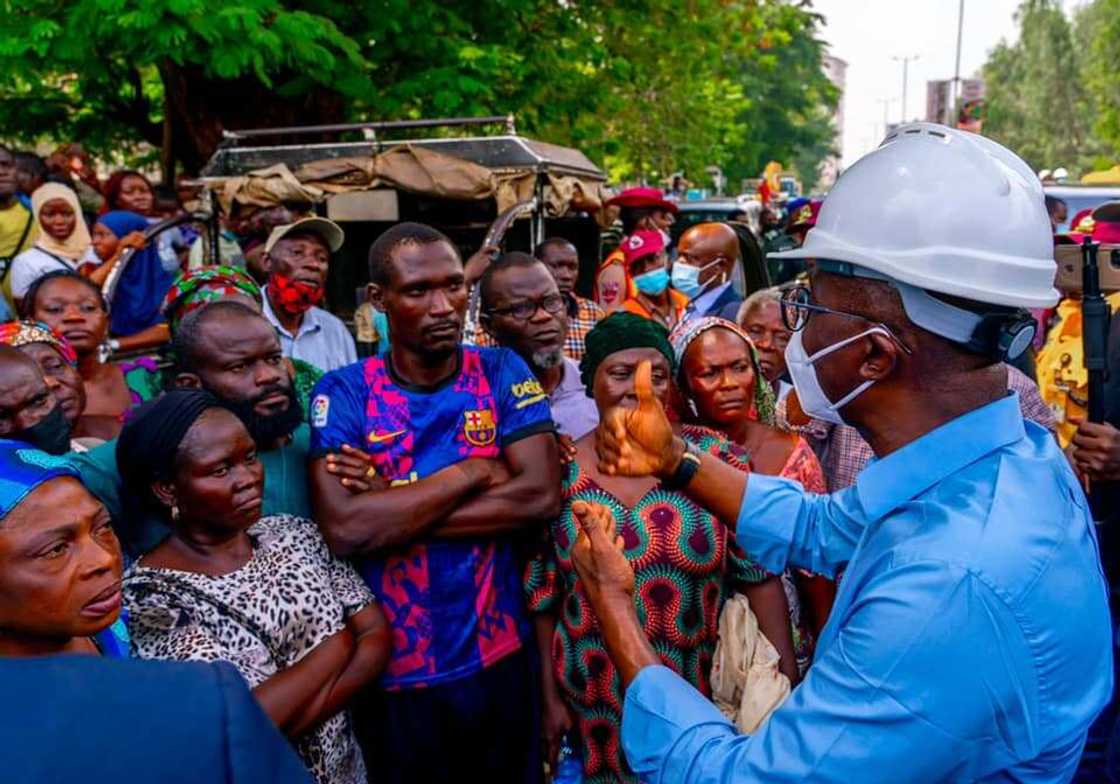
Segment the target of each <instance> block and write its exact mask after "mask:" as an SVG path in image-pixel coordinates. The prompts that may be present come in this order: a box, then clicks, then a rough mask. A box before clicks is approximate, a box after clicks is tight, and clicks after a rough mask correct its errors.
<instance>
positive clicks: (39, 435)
mask: <svg viewBox="0 0 1120 784" xmlns="http://www.w3.org/2000/svg"><path fill="white" fill-rule="evenodd" d="M19 440H20V441H26V442H27V443H29V444H31V446H33V447H35V448H36V449H41V450H42V451H44V452H46V453H47V454H48V455H64V454H66V453H67V452H69V451H70V423H69V422H67V421H66V415H65V414H63V413H62V406H61V405H55V407H54V408H52V409H51V412H50V413H49V414H47V415H46V416H45V417H43V418H42V419H40V420H39V421H38V422H36V423H35V424H34V425H32V426H31V427H29V428H27V429H26V430H24V431H22V432H21V433H20V434H19Z"/></svg>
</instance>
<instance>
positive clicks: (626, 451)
mask: <svg viewBox="0 0 1120 784" xmlns="http://www.w3.org/2000/svg"><path fill="white" fill-rule="evenodd" d="M651 375H652V366H651V365H650V363H649V361H648V360H647V361H645V362H642V363H641V364H640V365H638V369H637V371H636V372H635V374H634V394H635V395H636V396H637V398H638V405H637V407H636V408H622V407H615V408H612V409H609V410H608V411H606V412H605V413H604V414H603V417H602V420H601V421H600V422H599V428H598V430H597V431H596V433H595V450H596V451H597V452H598V454H599V470H600V471H602V472H603V473H605V474H612V475H613V474H620V475H622V476H648V475H650V474H662V473H665V472H666V471H667V470H668V469H670V468H672V467H673V466H674V465H675V462H676V461H677V460H678V459H679V455H677V454H675V450H674V449H673V427H672V425H670V424H669V418H668V417H667V416H665V409H664V408H662V407H661V402H660V401H659V400H658V399H657V398H656V397H655V396H654V394H653V382H652V378H651Z"/></svg>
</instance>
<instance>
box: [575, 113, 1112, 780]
mask: <svg viewBox="0 0 1120 784" xmlns="http://www.w3.org/2000/svg"><path fill="white" fill-rule="evenodd" d="M783 255H784V256H786V257H793V258H803V259H808V260H809V261H810V264H811V268H812V272H811V289H801V290H799V291H798V293H796V294H794V295H791V296H790V297H789V298H787V299H786V300H785V301H784V303H783V310H784V317H785V319H786V320H787V321H788V322H789V324H788V325H789V327H790V328H791V329H792V330H793V336H792V338H791V340H790V344H789V347H788V349H787V351H786V357H787V362H788V366H789V370H790V373H791V376H792V378H793V382H794V386H795V387H796V390H797V395H798V397H799V399H800V403H801V406H802V407H803V408H804V409H805V411H806V412H807V413H808V414H810V415H811V416H814V417H817V418H821V419H825V420H830V421H833V422H847V423H849V424H851V425H853V426H854V427H856V428H857V429H858V430H859V431H860V433H861V434H862V435H863V436H864V438H866V439H867V441H868V443H870V444H871V446H872V448H873V449H874V451H875V454H876V458H877V459H876V460H875V461H874V462H873V463H871V465H869V466H868V467H867V468H866V469H865V470H864V471H863V473H862V474H861V475H860V477H859V478H858V479H857V481H856V483H855V485H854V486H853V487H851V488H848V489H846V490H843V491H841V492H838V493H835V494H833V495H831V496H816V495H812V494H806V493H804V492H803V491H802V489H801V488H800V486H799V485H795V484H793V483H791V482H788V481H786V480H783V479H779V478H775V477H766V476H760V475H758V474H752V475H750V476H749V478H748V477H747V476H744V475H743V474H740V473H739V472H738V471H736V470H735V469H734V468H731V467H729V466H727V465H725V464H724V463H721V462H720V461H719V460H717V459H714V458H711V457H709V456H708V455H701V454H698V453H696V452H693V451H691V450H689V449H688V448H687V447H686V446H685V445H684V444H683V442H682V441H681V439H680V438H678V437H675V436H674V435H673V430H672V428H671V426H670V425H669V423H668V421H667V420H666V418H665V415H664V412H663V411H662V410H661V408H660V406H659V404H658V403H657V402H656V400H655V399H654V398H653V396H652V395H651V394H650V392H649V382H648V379H649V375H648V370H646V369H644V368H643V369H641V370H639V372H638V374H637V377H636V379H635V381H634V386H635V390H634V392H635V394H634V395H633V398H634V400H635V401H636V402H635V403H633V404H632V406H631V407H630V408H619V409H615V410H613V411H609V412H606V414H605V415H604V418H603V422H602V424H601V425H600V428H599V430H598V431H597V434H596V435H597V448H598V450H599V456H600V461H601V464H600V469H601V470H603V471H605V472H606V473H608V474H609V473H618V474H628V475H641V474H654V475H656V476H658V477H659V478H660V479H661V481H662V482H663V484H664V485H666V486H669V487H674V488H684V489H685V491H686V492H687V493H688V494H689V495H691V496H692V497H693V498H694V499H696V500H698V501H699V502H701V503H703V504H704V505H705V506H706V507H708V508H709V509H711V510H712V511H713V512H714V513H716V514H718V515H719V516H720V517H721V519H723V520H724V521H725V522H726V523H727V524H729V525H735V527H736V530H737V537H738V541H739V543H740V544H741V545H742V546H743V547H744V549H745V550H747V551H748V552H750V553H751V555H752V556H753V557H754V558H755V559H756V560H758V561H759V563H760V564H761V565H762V566H764V567H765V568H766V569H768V570H770V571H771V572H774V573H778V572H780V571H782V570H783V569H785V568H786V566H787V565H790V566H801V567H805V568H807V569H809V570H811V571H813V572H815V573H821V574H825V575H835V574H836V573H837V572H839V571H840V570H843V571H844V579H843V581H842V582H841V583H840V588H839V593H838V595H837V597H836V604H835V606H834V607H833V610H832V614H831V616H830V618H829V621H828V625H827V626H826V627H825V629H824V631H823V632H822V634H821V638H820V640H819V643H818V646H817V650H816V657H815V660H814V663H813V666H812V667H811V668H810V669H809V672H808V675H807V676H806V678H805V680H804V681H803V682H802V683H801V685H800V686H799V687H798V688H797V689H796V690H795V691H794V692H793V694H792V696H791V697H790V698H789V699H788V700H787V701H786V703H785V704H784V705H783V706H782V707H781V708H779V709H778V710H777V711H776V712H775V713H774V714H773V715H772V716H771V717H770V719H769V721H768V722H767V723H766V724H765V725H764V726H763V727H761V728H760V729H759V730H757V731H756V732H755V733H753V734H751V735H743V734H739V733H737V732H736V731H735V729H734V727H733V725H732V724H731V723H730V722H729V721H728V720H727V719H725V718H724V716H723V715H722V714H721V713H720V712H719V711H718V710H717V709H716V708H715V707H714V706H713V705H712V704H711V703H710V702H708V700H706V699H705V698H704V697H702V696H701V695H700V693H699V692H697V691H695V690H693V689H691V688H690V687H689V686H687V685H686V684H685V682H684V681H683V680H682V679H681V678H679V677H678V676H677V674H675V673H674V672H673V671H672V669H670V668H669V667H666V666H664V665H665V663H666V662H669V660H667V659H666V660H663V659H662V658H661V657H660V656H658V655H657V653H656V652H655V651H653V650H652V648H651V647H650V645H649V643H648V642H647V641H646V639H645V637H644V636H643V634H642V627H641V625H640V624H639V622H638V616H637V611H636V608H635V604H636V603H640V602H641V601H642V598H641V594H638V595H635V592H634V580H633V573H632V571H631V570H630V568H629V565H628V562H627V560H626V558H625V557H624V555H623V554H622V552H620V549H621V548H623V547H625V544H624V543H625V541H627V539H625V538H624V537H617V538H616V536H615V532H614V530H613V521H612V520H611V519H610V516H609V512H606V510H605V508H604V507H598V506H590V507H588V508H581V509H579V510H577V514H579V515H580V516H581V523H582V531H581V533H580V536H579V538H578V539H577V541H576V543H575V545H574V546H573V551H572V552H573V558H574V560H575V563H576V566H577V569H578V571H579V574H580V577H581V581H582V583H583V589H584V591H585V593H586V594H587V596H588V598H589V600H590V601H591V603H592V605H593V607H594V608H595V611H596V613H597V615H598V619H599V626H600V629H601V631H602V633H603V637H604V640H605V641H606V645H607V649H608V651H609V652H610V654H611V659H612V662H613V666H614V668H615V670H616V671H617V674H618V676H619V677H620V678H621V680H622V682H623V684H625V685H626V687H627V688H626V697H625V704H624V707H623V729H622V738H623V746H624V749H625V752H626V758H627V760H628V761H629V764H630V766H631V767H632V768H633V769H634V770H635V771H636V772H637V773H638V774H640V775H641V777H642V778H643V779H644V780H646V781H656V782H666V783H668V782H672V784H688V783H689V782H748V781H749V782H755V781H767V782H794V781H796V782H802V781H807V782H809V781H811V782H814V783H815V784H816V783H819V782H842V783H843V784H854V783H855V782H859V784H867V783H868V782H900V781H906V782H932V781H937V782H940V781H948V782H963V781H985V782H994V781H1007V782H1011V781H1015V782H1043V781H1045V782H1053V781H1067V780H1068V779H1069V778H1070V776H1072V775H1073V771H1074V769H1075V768H1076V766H1077V762H1078V759H1079V757H1080V755H1081V750H1082V747H1083V745H1084V742H1085V736H1086V731H1087V728H1088V727H1089V724H1090V723H1091V722H1092V720H1093V718H1094V717H1095V716H1096V715H1097V713H1098V712H1099V711H1100V709H1101V708H1102V707H1103V706H1104V705H1105V703H1106V702H1107V701H1108V699H1109V695H1110V692H1111V690H1112V675H1111V672H1112V666H1111V663H1112V656H1111V644H1110V643H1111V640H1110V638H1111V633H1110V622H1109V614H1108V607H1107V597H1106V589H1105V584H1104V579H1103V577H1102V574H1101V569H1100V564H1099V558H1098V552H1097V542H1096V536H1095V533H1094V531H1093V528H1092V522H1091V520H1090V518H1089V514H1088V512H1087V504H1086V500H1085V496H1084V494H1083V493H1082V491H1081V489H1080V487H1079V486H1078V483H1077V480H1076V478H1075V477H1074V474H1073V472H1072V470H1071V469H1070V467H1069V465H1068V464H1067V462H1066V460H1065V458H1064V457H1063V455H1062V453H1061V452H1060V451H1059V449H1058V446H1057V444H1056V443H1055V441H1054V438H1053V437H1052V436H1051V435H1050V433H1049V432H1048V431H1046V430H1045V429H1044V428H1042V427H1039V426H1038V425H1035V424H1034V423H1031V422H1025V421H1024V420H1023V417H1022V415H1021V413H1020V411H1019V405H1018V402H1017V400H1016V398H1015V396H1014V395H1013V394H1009V393H1008V390H1007V377H1006V370H1005V369H1004V368H1003V366H1002V364H1001V361H1002V360H1003V359H1006V358H1011V357H1013V356H1014V355H1015V354H1016V353H1017V352H1020V351H1022V350H1023V349H1024V348H1025V346H1026V345H1027V343H1029V342H1030V339H1031V336H1032V334H1033V326H1032V325H1031V324H1030V319H1029V317H1027V316H1026V315H1025V314H1024V313H1023V312H1022V311H1021V310H1019V309H1021V308H1028V307H1043V306H1047V305H1051V304H1052V303H1053V302H1054V301H1055V299H1056V298H1057V293H1056V292H1055V291H1054V289H1053V280H1054V274H1055V265H1054V263H1053V261H1052V248H1051V240H1050V230H1049V224H1048V221H1047V216H1046V210H1045V208H1044V206H1043V198H1042V189H1041V186H1040V184H1039V182H1038V178H1037V177H1035V176H1034V174H1033V173H1032V172H1031V170H1030V169H1029V168H1028V167H1027V166H1026V164H1024V163H1023V162H1022V161H1021V160H1020V159H1019V158H1017V157H1016V156H1015V155H1013V154H1012V153H1010V152H1008V151H1007V150H1006V149H1004V148H1002V147H1000V146H999V145H997V144H995V143H993V142H991V141H990V140H987V139H984V138H982V137H979V136H976V135H973V134H969V133H964V132H958V131H954V130H951V129H948V128H945V127H942V126H937V125H931V124H924V123H919V124H912V125H906V126H903V127H901V128H899V129H898V130H897V131H896V132H895V133H893V134H892V135H891V136H889V137H888V138H887V139H886V140H885V141H884V143H883V144H882V145H881V146H880V147H879V148H878V149H877V150H876V151H874V152H872V153H870V154H869V155H867V156H866V157H864V158H863V159H862V160H860V161H859V162H858V163H856V164H855V165H854V166H853V167H852V168H850V169H849V170H848V171H847V172H845V174H844V175H843V176H842V177H841V178H840V180H839V182H838V183H837V184H836V187H835V188H834V189H833V190H832V192H831V194H830V195H829V197H828V199H827V201H826V202H825V204H824V207H823V209H822V210H821V212H820V216H819V219H818V222H817V225H816V227H815V228H814V229H812V230H811V231H810V232H809V234H808V238H807V240H806V243H805V245H804V246H803V248H801V249H799V250H796V251H790V252H787V253H785V254H783ZM670 664H671V663H670Z"/></svg>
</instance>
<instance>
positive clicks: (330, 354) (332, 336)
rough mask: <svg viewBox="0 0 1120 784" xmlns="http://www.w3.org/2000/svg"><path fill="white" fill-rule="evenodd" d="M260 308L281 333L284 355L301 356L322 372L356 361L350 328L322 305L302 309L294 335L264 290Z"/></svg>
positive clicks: (300, 357) (356, 352) (295, 357)
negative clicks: (277, 314) (274, 309)
mask: <svg viewBox="0 0 1120 784" xmlns="http://www.w3.org/2000/svg"><path fill="white" fill-rule="evenodd" d="M262 312H263V313H264V317H265V318H266V319H268V320H269V321H270V322H271V323H272V326H274V327H276V334H277V335H278V336H279V337H280V351H281V353H283V355H284V356H286V357H291V358H292V359H302V360H303V361H304V362H308V363H310V364H312V365H314V366H315V367H317V368H319V370H322V371H323V372H324V373H327V372H330V371H331V370H337V369H338V368H340V367H346V366H347V365H352V364H354V363H355V362H357V361H358V349H357V346H355V344H354V336H353V335H351V334H350V330H348V329H347V328H346V325H345V324H344V323H342V319H340V318H338V317H337V316H335V315H333V314H331V313H328V312H327V311H325V310H323V309H322V308H315V307H313V308H311V309H310V310H308V311H307V312H306V313H304V314H303V320H302V321H301V322H300V325H299V329H298V330H297V331H296V334H295V335H293V334H292V333H291V332H289V331H288V330H286V329H285V328H284V326H283V325H282V324H281V323H280V319H278V318H277V317H276V313H275V312H274V311H273V310H272V303H271V302H269V301H268V295H267V294H266V295H265V297H264V305H263V308H262Z"/></svg>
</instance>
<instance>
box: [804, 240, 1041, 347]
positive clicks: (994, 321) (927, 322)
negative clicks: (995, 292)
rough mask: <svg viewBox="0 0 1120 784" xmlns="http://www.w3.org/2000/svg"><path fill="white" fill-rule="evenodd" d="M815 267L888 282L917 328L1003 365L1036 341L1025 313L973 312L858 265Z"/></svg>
mask: <svg viewBox="0 0 1120 784" xmlns="http://www.w3.org/2000/svg"><path fill="white" fill-rule="evenodd" d="M816 265H817V268H818V269H820V270H821V271H823V272H829V273H832V274H835V275H844V276H846V277H852V278H868V279H870V280H881V281H885V282H886V283H889V284H890V285H892V286H894V288H895V289H897V291H898V293H899V296H900V297H901V298H902V307H903V309H904V310H905V311H906V316H907V318H909V319H910V321H912V322H913V323H914V324H915V326H918V327H921V328H922V329H924V330H926V331H927V332H932V333H933V334H935V335H938V336H940V337H943V338H945V339H946V340H951V341H953V342H954V343H960V344H961V345H963V346H964V347H965V348H967V349H969V350H970V351H974V352H976V353H977V354H982V355H985V356H990V357H992V358H993V359H996V360H999V361H1001V362H1002V361H1006V360H1008V359H1014V358H1015V357H1017V356H1019V355H1020V354H1022V353H1023V351H1025V350H1026V349H1027V347H1028V346H1029V345H1030V342H1031V340H1032V339H1033V338H1034V330H1035V329H1036V324H1035V321H1034V319H1033V318H1032V317H1031V316H1030V314H1029V313H1028V312H1026V311H1024V310H1021V309H1016V310H1012V311H1008V310H1006V309H1004V310H999V311H995V312H991V313H974V312H973V311H971V310H966V309H964V308H959V307H957V306H956V305H953V304H950V303H948V302H946V301H945V300H943V299H940V298H938V297H935V296H933V295H932V294H930V293H929V292H928V291H926V290H925V289H921V288H918V287H917V286H911V285H910V284H909V283H903V282H902V281H898V280H895V279H893V278H890V277H887V276H886V275H882V274H880V273H878V272H875V271H873V270H870V269H867V268H866V267H860V266H859V265H857V264H851V263H850V262H846V261H831V260H828V259H818V260H817V261H816Z"/></svg>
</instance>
